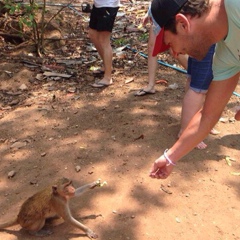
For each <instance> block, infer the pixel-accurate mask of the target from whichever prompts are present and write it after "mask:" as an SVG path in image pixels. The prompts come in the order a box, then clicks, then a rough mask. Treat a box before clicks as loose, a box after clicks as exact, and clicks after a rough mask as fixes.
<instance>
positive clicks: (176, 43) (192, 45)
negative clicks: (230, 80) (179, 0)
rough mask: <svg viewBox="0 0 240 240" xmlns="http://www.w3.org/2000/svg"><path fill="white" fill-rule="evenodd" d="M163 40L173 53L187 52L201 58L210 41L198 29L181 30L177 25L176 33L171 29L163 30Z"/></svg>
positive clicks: (206, 50)
mask: <svg viewBox="0 0 240 240" xmlns="http://www.w3.org/2000/svg"><path fill="white" fill-rule="evenodd" d="M164 42H165V44H168V45H169V46H170V47H171V49H172V50H173V53H174V55H178V54H188V55H189V56H191V57H193V58H195V59H197V60H202V59H203V58H204V57H205V56H206V54H207V52H208V50H209V48H210V46H211V43H210V41H209V39H208V38H207V36H204V34H202V33H201V32H200V31H195V32H194V29H191V31H189V30H188V31H182V28H181V27H179V28H178V26H177V34H174V33H172V32H171V31H168V30H165V31H164Z"/></svg>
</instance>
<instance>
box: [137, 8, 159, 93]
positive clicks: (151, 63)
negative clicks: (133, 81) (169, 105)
mask: <svg viewBox="0 0 240 240" xmlns="http://www.w3.org/2000/svg"><path fill="white" fill-rule="evenodd" d="M148 21H149V22H150V28H149V37H148V85H147V86H146V87H145V88H142V89H140V90H138V91H137V92H136V93H135V94H134V95H135V96H144V95H146V94H153V93H155V77H156V71H157V65H158V63H157V56H154V57H153V56H152V53H153V48H154V44H155V40H156V36H157V35H158V33H159V31H160V27H159V25H158V24H157V23H156V22H155V20H154V18H152V13H151V9H150V8H149V9H148V12H147V14H146V16H145V17H144V18H143V25H146V24H147V23H148Z"/></svg>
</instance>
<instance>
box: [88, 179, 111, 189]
mask: <svg viewBox="0 0 240 240" xmlns="http://www.w3.org/2000/svg"><path fill="white" fill-rule="evenodd" d="M104 185H107V182H106V181H104V182H101V179H98V180H97V181H95V182H94V184H93V186H92V187H91V188H95V187H103V186H104Z"/></svg>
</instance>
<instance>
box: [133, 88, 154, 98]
mask: <svg viewBox="0 0 240 240" xmlns="http://www.w3.org/2000/svg"><path fill="white" fill-rule="evenodd" d="M154 93H155V90H153V91H145V90H144V89H140V90H139V91H137V92H136V93H135V94H134V96H144V95H147V94H154Z"/></svg>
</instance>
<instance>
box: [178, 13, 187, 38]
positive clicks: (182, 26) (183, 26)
mask: <svg viewBox="0 0 240 240" xmlns="http://www.w3.org/2000/svg"><path fill="white" fill-rule="evenodd" d="M175 18H176V23H177V32H178V33H181V32H185V33H186V32H188V31H189V30H190V23H189V19H188V18H187V17H186V16H185V15H183V14H181V13H178V14H177V15H176V16H175Z"/></svg>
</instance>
